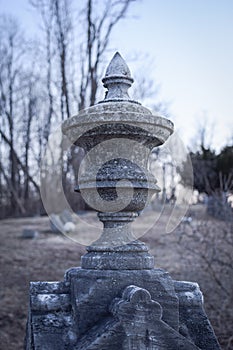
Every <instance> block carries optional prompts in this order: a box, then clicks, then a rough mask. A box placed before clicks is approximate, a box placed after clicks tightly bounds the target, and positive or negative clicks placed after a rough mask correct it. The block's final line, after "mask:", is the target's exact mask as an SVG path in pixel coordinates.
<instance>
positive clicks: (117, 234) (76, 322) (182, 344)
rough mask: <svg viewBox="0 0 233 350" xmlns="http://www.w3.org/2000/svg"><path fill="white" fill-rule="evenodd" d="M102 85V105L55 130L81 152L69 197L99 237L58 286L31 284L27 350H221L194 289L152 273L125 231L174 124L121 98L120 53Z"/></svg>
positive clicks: (127, 82) (144, 198)
mask: <svg viewBox="0 0 233 350" xmlns="http://www.w3.org/2000/svg"><path fill="white" fill-rule="evenodd" d="M103 83H104V87H105V88H106V89H107V93H106V96H105V99H104V100H103V101H101V102H99V103H98V104H96V105H94V106H92V107H90V108H87V109H85V110H83V111H81V112H80V113H79V114H78V115H77V116H74V117H73V118H71V119H69V120H67V121H65V123H64V124H63V132H64V134H65V135H66V136H67V137H68V138H69V139H71V140H72V142H75V144H76V145H78V146H80V147H82V148H84V149H85V151H86V154H87V156H86V159H85V162H84V163H85V166H83V169H81V171H80V174H79V184H78V186H77V187H76V190H77V191H80V193H81V195H82V196H83V198H84V199H85V200H86V202H88V204H89V205H91V206H92V207H93V208H94V209H95V210H96V211H97V212H98V217H99V220H100V221H102V222H103V225H104V228H103V233H102V235H101V237H100V238H99V239H98V240H97V241H95V242H93V244H92V245H91V246H89V247H87V253H86V254H85V255H84V256H83V257H82V263H81V267H75V268H71V269H69V270H68V271H67V272H66V274H65V278H64V281H63V282H36V283H31V287H30V307H29V316H28V325H27V336H26V349H27V350H29V349H30V350H39V349H40V350H64V349H69V350H71V349H73V350H94V349H100V350H107V349H108V350H109V349H112V350H120V349H125V350H126V349H127V350H129V349H131V350H134V349H137V350H139V349H140V350H144V349H148V350H149V349H150V350H157V349H159V350H165V349H169V350H177V349H183V350H191V349H193V350H194V349H203V350H216V349H220V347H219V345H218V342H217V340H216V338H215V335H214V332H213V330H212V327H211V325H210V322H209V320H208V318H207V316H206V314H205V311H204V309H203V297H202V294H201V291H200V289H199V287H198V285H197V284H196V283H191V282H178V281H174V280H172V278H171V277H170V276H169V274H168V273H167V272H166V271H163V270H161V269H157V268H154V259H153V257H152V256H151V255H150V254H149V252H148V248H147V246H146V245H145V244H144V243H142V242H141V241H139V240H137V239H136V237H134V234H133V232H132V230H131V223H132V222H133V221H134V220H135V219H136V218H137V216H138V215H139V214H140V212H141V211H142V210H143V209H144V207H145V206H146V204H147V203H148V202H149V201H150V198H151V196H152V195H153V194H154V193H156V192H157V191H159V187H158V186H157V185H156V180H155V178H154V177H153V175H152V174H150V173H149V172H148V170H147V161H148V157H149V154H150V151H151V150H152V149H153V148H154V147H157V146H159V145H161V144H163V143H164V142H165V141H166V140H167V138H168V137H169V136H170V135H171V133H172V132H173V124H172V122H171V121H169V120H168V119H166V118H162V117H159V116H156V115H153V114H152V113H151V112H150V111H149V110H148V109H146V108H145V107H143V106H141V105H140V104H139V103H138V102H135V101H133V100H131V99H130V97H129V95H128V92H127V91H128V88H129V87H130V86H131V84H132V83H133V79H132V77H131V74H130V71H129V68H128V66H127V65H126V63H125V61H124V60H123V59H122V57H121V56H120V54H119V53H116V54H115V55H114V57H113V59H112V61H111V62H110V64H109V66H108V68H107V70H106V75H105V77H104V78H103ZM93 150H94V151H93Z"/></svg>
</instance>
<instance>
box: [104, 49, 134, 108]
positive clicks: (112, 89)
mask: <svg viewBox="0 0 233 350" xmlns="http://www.w3.org/2000/svg"><path fill="white" fill-rule="evenodd" d="M133 81H134V80H133V78H132V77H131V74H130V70H129V67H128V66H127V64H126V62H125V60H124V59H123V58H122V57H121V55H120V54H119V52H116V53H115V55H114V56H113V58H112V60H111V61H110V63H109V65H108V67H107V69H106V73H105V77H104V78H103V80H102V82H103V83H104V87H105V88H107V89H108V91H107V92H106V96H105V99H104V100H103V101H101V102H109V101H114V102H115V101H129V102H135V101H132V100H130V97H129V95H128V89H129V88H130V86H131V85H132V83H133Z"/></svg>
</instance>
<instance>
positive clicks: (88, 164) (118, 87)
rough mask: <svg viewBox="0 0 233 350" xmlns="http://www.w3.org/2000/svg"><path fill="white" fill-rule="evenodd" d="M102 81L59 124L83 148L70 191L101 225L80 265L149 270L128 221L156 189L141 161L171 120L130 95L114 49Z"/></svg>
mask: <svg viewBox="0 0 233 350" xmlns="http://www.w3.org/2000/svg"><path fill="white" fill-rule="evenodd" d="M103 83H104V87H105V88H107V92H106V95H105V99H104V100H103V101H101V102H99V103H98V104H96V105H94V106H92V107H89V108H87V109H85V110H83V111H80V112H79V114H78V115H76V116H74V117H73V118H70V119H68V120H66V121H65V122H64V124H63V133H64V134H65V135H66V136H67V137H68V138H69V139H70V140H71V141H72V143H74V144H76V145H78V146H79V147H82V148H84V150H85V151H86V156H85V158H84V160H83V161H82V162H81V164H80V170H79V181H78V184H77V186H76V188H75V190H76V191H79V192H80V193H81V195H82V197H83V199H84V200H85V201H86V202H87V203H88V205H90V206H91V207H92V208H93V209H95V210H96V211H97V212H98V217H99V220H100V221H102V222H103V225H104V229H103V233H102V235H101V237H100V238H99V239H98V240H97V241H96V242H93V244H92V245H91V246H90V247H87V251H88V253H87V254H86V255H84V257H82V267H83V268H88V269H136V270H137V269H150V268H153V258H152V257H151V256H150V255H149V254H148V248H147V247H146V246H145V244H144V243H142V242H140V241H138V240H137V239H136V238H135V237H134V235H133V232H132V230H131V223H132V221H133V220H134V219H135V218H136V217H137V216H138V215H139V214H140V212H141V211H142V210H143V209H144V208H145V206H146V205H147V204H148V203H149V202H150V200H151V197H152V196H153V195H154V194H155V193H156V192H158V191H159V190H160V189H159V187H158V186H157V185H156V179H155V178H154V176H153V175H152V174H150V173H149V172H148V169H147V162H148V157H149V155H150V152H151V150H152V149H153V148H154V147H157V146H159V145H161V144H163V143H164V142H165V141H166V140H167V138H168V137H169V136H170V135H171V134H172V132H173V123H172V122H171V121H170V120H168V119H166V118H163V117H161V116H158V115H153V114H152V113H151V112H150V111H149V110H148V109H147V108H145V107H143V106H141V105H140V103H138V102H136V101H133V100H131V99H130V97H129V95H128V89H129V87H130V86H131V85H132V83H133V79H132V77H131V74H130V70H129V68H128V66H127V64H126V63H125V61H124V60H123V58H122V57H121V55H120V54H119V53H118V52H117V53H116V54H115V55H114V57H113V58H112V60H111V62H110V64H109V66H108V67H107V70H106V75H105V77H104V78H103ZM122 254H124V256H125V259H122Z"/></svg>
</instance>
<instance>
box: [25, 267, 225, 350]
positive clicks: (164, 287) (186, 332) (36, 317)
mask: <svg viewBox="0 0 233 350" xmlns="http://www.w3.org/2000/svg"><path fill="white" fill-rule="evenodd" d="M26 349H27V350H29V349H30V350H39V349H40V350H55V349H56V350H64V349H69V350H71V349H74V350H84V349H85V350H94V349H100V350H109V349H111V350H120V349H128V350H129V349H130V350H131V349H132V350H134V349H137V350H144V349H150V350H153V349H154V350H157V349H159V350H160V349H161V350H165V349H169V350H178V349H184V350H192V349H203V350H215V349H216V350H217V349H220V347H219V345H218V342H217V340H216V338H215V335H214V332H213V330H212V327H211V325H210V323H209V321H208V318H207V316H206V314H205V312H204V310H203V298H202V294H201V292H200V290H199V287H198V285H197V284H196V283H190V282H177V281H173V280H172V279H171V277H170V276H169V274H168V273H167V272H165V271H163V270H160V269H151V270H149V269H148V270H146V269H145V270H131V271H129V270H94V269H82V268H71V269H70V270H68V271H67V272H66V275H65V280H64V282H36V283H35V282H34V283H31V288H30V309H29V318H28V325H27V337H26Z"/></svg>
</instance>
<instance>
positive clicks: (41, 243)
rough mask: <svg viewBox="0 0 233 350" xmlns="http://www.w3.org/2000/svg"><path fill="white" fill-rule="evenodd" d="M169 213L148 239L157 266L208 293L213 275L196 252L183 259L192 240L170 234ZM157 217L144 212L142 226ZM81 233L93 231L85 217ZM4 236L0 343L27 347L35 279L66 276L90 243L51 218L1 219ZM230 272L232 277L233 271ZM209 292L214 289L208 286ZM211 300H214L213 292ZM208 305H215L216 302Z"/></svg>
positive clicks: (224, 337) (12, 349)
mask: <svg viewBox="0 0 233 350" xmlns="http://www.w3.org/2000/svg"><path fill="white" fill-rule="evenodd" d="M93 215H94V213H90V214H87V215H85V217H88V216H89V219H90V220H89V221H92V220H94V216H93ZM168 215H169V213H168V212H165V214H164V215H163V216H162V217H161V218H160V220H159V221H158V222H157V223H156V225H155V226H154V227H152V228H151V229H150V230H149V231H148V232H147V233H146V235H145V236H144V238H143V239H144V241H145V242H146V243H148V244H149V246H150V248H151V253H152V254H153V255H154V256H155V261H156V267H162V268H164V269H166V270H168V271H169V272H170V274H171V276H172V277H173V278H174V279H180V280H192V281H198V282H199V283H200V285H201V287H202V290H203V292H204V294H205V286H206V285H208V284H210V283H213V282H212V280H211V276H209V277H208V273H207V274H204V275H203V274H202V273H201V271H202V266H201V264H200V263H199V262H198V261H199V260H198V259H196V258H195V256H194V258H193V263H192V261H191V263H190V261H189V265H187V259H186V258H185V257H183V256H182V258H181V255H182V254H181V251H182V250H183V248H182V247H183V246H182V245H183V244H184V243H183V242H186V243H185V244H187V240H185V239H183V237H182V239H181V236H182V232H183V231H182V230H181V229H180V228H179V229H177V230H176V231H175V232H174V233H173V234H165V233H164V227H165V224H166V222H167V220H168ZM192 216H193V217H194V220H193V221H194V222H195V221H196V222H199V220H206V217H205V214H204V209H203V208H202V207H195V208H192ZM155 217H156V212H155V211H152V210H151V211H148V212H147V213H146V215H145V219H143V217H142V219H141V221H140V222H138V225H139V226H140V225H141V228H142V230H143V228H144V226H145V227H147V226H148V225H149V226H152V224H153V222H154V221H155ZM25 227H27V228H32V229H35V230H37V231H38V232H39V235H38V236H37V237H36V238H34V239H23V238H22V237H21V236H22V230H23V228H25ZM181 228H182V227H181ZM185 230H186V228H185ZM79 232H80V234H81V235H87V234H88V231H87V225H86V224H85V222H80V223H79ZM0 240H1V248H0V249H1V255H0V263H1V271H0V279H1V280H0V282H1V291H0V303H1V304H0V348H1V349H2V350H16V349H17V350H18V349H23V341H24V335H25V327H26V318H27V307H28V291H29V282H30V281H56V280H62V279H63V275H64V272H65V270H66V269H68V268H70V267H71V266H78V265H79V264H80V257H81V255H82V254H84V252H85V248H84V246H82V245H80V244H76V243H74V242H73V241H71V240H69V239H68V238H66V237H65V236H63V235H59V234H53V233H51V230H50V224H49V219H48V218H47V217H42V218H38V217H35V218H23V219H6V220H2V221H0ZM190 256H191V255H190V254H189V257H190ZM191 260H192V259H191ZM229 277H230V278H231V279H232V276H229ZM200 278H204V282H203V281H200V280H199V279H200ZM208 278H209V280H208ZM213 287H214V286H213ZM206 292H208V293H209V290H208V288H206ZM206 299H207V302H208V296H206ZM219 302H220V303H221V301H219ZM207 309H209V310H211V307H208V308H207ZM211 316H212V318H213V321H214V322H213V321H212V320H211V321H212V322H213V323H215V324H214V326H215V325H216V333H217V335H218V337H219V339H220V341H221V343H222V348H223V349H228V350H229V349H232V347H231V346H232V345H231V342H230V341H229V339H230V336H231V334H223V333H222V330H221V327H219V326H218V324H217V321H216V319H218V320H219V318H216V319H215V317H214V316H215V315H213V314H211ZM218 317H219V315H218ZM228 318H229V316H228ZM226 321H227V322H228V323H229V322H231V324H232V319H227V320H225V319H224V314H222V319H221V317H220V320H219V322H220V323H221V322H226ZM228 333H229V332H228Z"/></svg>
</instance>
